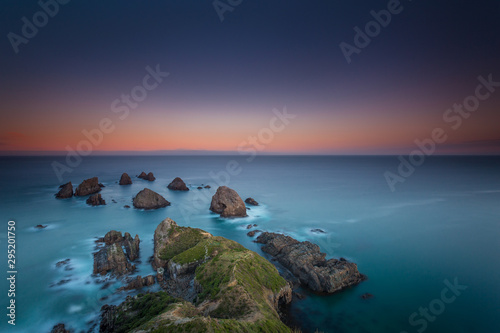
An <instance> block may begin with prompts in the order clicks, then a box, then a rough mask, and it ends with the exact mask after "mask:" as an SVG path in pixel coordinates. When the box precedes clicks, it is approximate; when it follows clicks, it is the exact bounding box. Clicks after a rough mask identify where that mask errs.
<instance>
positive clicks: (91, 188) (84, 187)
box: [75, 177, 101, 197]
mask: <svg viewBox="0 0 500 333" xmlns="http://www.w3.org/2000/svg"><path fill="white" fill-rule="evenodd" d="M100 190H101V186H99V180H98V179H97V177H93V178H89V179H85V180H84V181H83V182H82V183H81V184H80V185H78V187H77V188H76V190H75V196H77V197H82V196H85V195H89V194H94V193H97V192H99V191H100Z"/></svg>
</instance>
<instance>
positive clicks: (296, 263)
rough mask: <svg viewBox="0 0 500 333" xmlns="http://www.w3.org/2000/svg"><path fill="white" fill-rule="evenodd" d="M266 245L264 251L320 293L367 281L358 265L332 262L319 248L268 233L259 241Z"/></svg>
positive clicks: (333, 260)
mask: <svg viewBox="0 0 500 333" xmlns="http://www.w3.org/2000/svg"><path fill="white" fill-rule="evenodd" d="M256 242H257V243H261V244H264V246H263V247H262V251H264V252H266V253H269V254H270V255H271V256H273V257H274V258H276V259H277V260H278V262H279V263H280V264H282V265H283V266H284V267H285V268H287V269H288V270H290V271H291V273H292V274H294V275H295V276H296V277H297V278H298V279H299V281H300V283H301V284H303V285H305V286H307V287H309V288H310V289H311V290H313V291H316V292H325V293H334V292H336V291H339V290H342V289H344V288H346V287H349V286H353V285H356V284H358V283H360V282H361V281H363V280H365V279H366V276H365V275H363V274H361V273H359V271H358V267H357V265H356V264H354V263H351V262H348V261H347V260H345V259H344V260H337V259H329V260H326V259H325V257H326V254H325V253H322V252H320V248H319V246H318V245H316V244H313V243H311V242H307V241H306V242H299V241H297V240H295V239H293V238H292V237H289V236H285V235H282V234H276V233H269V232H264V233H262V234H261V235H260V236H259V237H257V240H256Z"/></svg>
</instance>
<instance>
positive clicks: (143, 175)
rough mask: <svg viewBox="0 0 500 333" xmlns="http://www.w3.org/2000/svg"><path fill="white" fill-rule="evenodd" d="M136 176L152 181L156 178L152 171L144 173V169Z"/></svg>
mask: <svg viewBox="0 0 500 333" xmlns="http://www.w3.org/2000/svg"><path fill="white" fill-rule="evenodd" d="M137 178H141V179H144V180H148V181H150V182H152V181H154V180H155V179H156V178H155V176H154V175H153V173H152V172H150V173H148V174H147V175H146V173H145V172H144V171H143V172H141V174H140V175H139V176H137Z"/></svg>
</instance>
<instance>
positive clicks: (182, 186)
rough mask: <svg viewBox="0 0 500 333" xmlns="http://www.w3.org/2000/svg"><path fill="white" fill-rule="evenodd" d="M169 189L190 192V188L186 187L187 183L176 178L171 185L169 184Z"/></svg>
mask: <svg viewBox="0 0 500 333" xmlns="http://www.w3.org/2000/svg"><path fill="white" fill-rule="evenodd" d="M167 188H168V189H169V190H173V191H189V188H188V187H187V186H186V183H184V181H183V180H182V179H181V178H180V177H176V178H175V179H174V180H172V182H171V183H170V184H168V186H167Z"/></svg>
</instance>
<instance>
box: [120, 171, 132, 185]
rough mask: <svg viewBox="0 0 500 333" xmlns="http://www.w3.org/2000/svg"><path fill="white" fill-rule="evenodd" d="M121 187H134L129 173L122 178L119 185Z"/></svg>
mask: <svg viewBox="0 0 500 333" xmlns="http://www.w3.org/2000/svg"><path fill="white" fill-rule="evenodd" d="M118 184H119V185H132V179H131V178H130V176H129V175H128V174H127V173H125V172H124V173H123V174H122V176H121V177H120V182H119V183H118Z"/></svg>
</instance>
